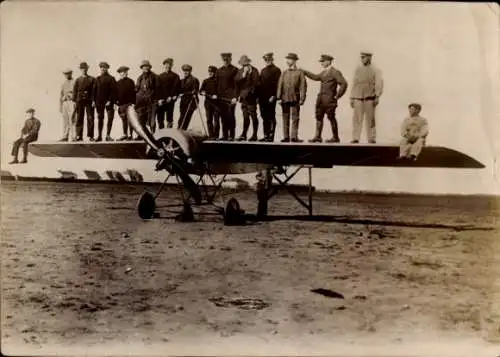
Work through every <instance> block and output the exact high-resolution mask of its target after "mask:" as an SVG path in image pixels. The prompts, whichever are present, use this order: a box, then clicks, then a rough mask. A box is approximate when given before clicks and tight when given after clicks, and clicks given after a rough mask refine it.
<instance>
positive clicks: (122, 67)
mask: <svg viewBox="0 0 500 357" xmlns="http://www.w3.org/2000/svg"><path fill="white" fill-rule="evenodd" d="M129 69H130V68H128V67H127V66H120V67H118V69H117V70H116V71H117V72H118V73H122V72H126V71H128V70H129Z"/></svg>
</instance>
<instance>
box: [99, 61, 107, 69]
mask: <svg viewBox="0 0 500 357" xmlns="http://www.w3.org/2000/svg"><path fill="white" fill-rule="evenodd" d="M99 68H106V69H109V64H108V62H104V61H103V62H99Z"/></svg>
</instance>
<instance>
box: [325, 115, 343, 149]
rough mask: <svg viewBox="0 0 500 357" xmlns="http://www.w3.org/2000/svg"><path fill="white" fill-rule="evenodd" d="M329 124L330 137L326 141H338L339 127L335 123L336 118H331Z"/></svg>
mask: <svg viewBox="0 0 500 357" xmlns="http://www.w3.org/2000/svg"><path fill="white" fill-rule="evenodd" d="M330 125H331V126H332V138H331V139H328V140H327V142H329V143H338V142H340V138H339V127H338V125H337V120H336V119H331V120H330Z"/></svg>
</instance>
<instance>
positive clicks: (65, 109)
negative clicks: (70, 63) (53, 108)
mask: <svg viewBox="0 0 500 357" xmlns="http://www.w3.org/2000/svg"><path fill="white" fill-rule="evenodd" d="M63 73H64V77H66V80H65V81H64V83H63V85H62V87H61V95H60V97H59V112H60V113H61V114H62V118H63V136H62V138H61V140H60V141H68V140H69V139H70V138H71V140H72V141H73V140H75V139H76V128H75V116H74V114H75V102H73V88H74V86H75V80H74V79H73V71H72V70H71V69H69V68H68V69H66V70H65V71H64V72H63Z"/></svg>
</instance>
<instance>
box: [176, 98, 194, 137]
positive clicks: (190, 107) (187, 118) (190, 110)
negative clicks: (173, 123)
mask: <svg viewBox="0 0 500 357" xmlns="http://www.w3.org/2000/svg"><path fill="white" fill-rule="evenodd" d="M197 108H198V103H197V99H196V98H195V97H193V96H183V97H182V99H181V103H180V105H179V109H180V118H179V122H178V123H177V127H178V128H179V129H182V130H187V129H188V128H189V124H190V123H191V118H192V117H193V114H194V112H195V110H196V109H197Z"/></svg>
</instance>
